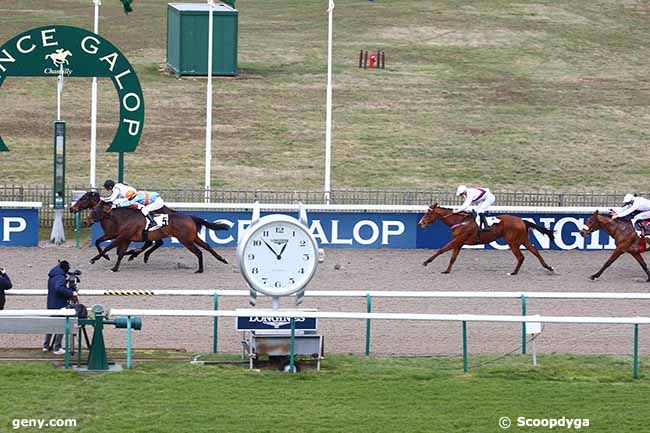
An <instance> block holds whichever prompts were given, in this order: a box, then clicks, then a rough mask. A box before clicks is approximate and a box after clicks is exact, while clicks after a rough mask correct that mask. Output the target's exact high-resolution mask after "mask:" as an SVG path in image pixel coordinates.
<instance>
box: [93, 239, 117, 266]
mask: <svg viewBox="0 0 650 433" xmlns="http://www.w3.org/2000/svg"><path fill="white" fill-rule="evenodd" d="M112 238H113V236H109V235H107V234H105V233H104V234H103V235H101V236H100V237H99V238H97V240H96V241H95V248H97V252H98V253H99V254H98V255H97V256H96V258H95V257H93V258H94V259H95V260H92V259H91V260H90V263H95V261H97V260H98V259H99V258H101V257H103V258H105V259H106V260H109V261H110V260H111V258H110V257H108V256H107V255H106V254H102V247H101V243H102V242H104V241H107V240H110V239H112ZM104 253H105V251H104Z"/></svg>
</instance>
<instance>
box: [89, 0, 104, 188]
mask: <svg viewBox="0 0 650 433" xmlns="http://www.w3.org/2000/svg"><path fill="white" fill-rule="evenodd" d="M93 3H94V4H95V21H94V27H93V28H94V30H93V31H94V32H95V34H96V35H98V34H99V6H100V5H101V4H102V2H101V0H93ZM96 160H97V77H93V84H92V89H91V103H90V187H91V188H93V189H94V188H95V187H96V186H97V179H96V177H97V176H96V171H97V165H96Z"/></svg>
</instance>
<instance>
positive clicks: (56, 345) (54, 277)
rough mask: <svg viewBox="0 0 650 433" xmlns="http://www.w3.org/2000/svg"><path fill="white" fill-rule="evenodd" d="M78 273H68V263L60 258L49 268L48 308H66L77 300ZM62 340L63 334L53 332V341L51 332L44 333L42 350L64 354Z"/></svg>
mask: <svg viewBox="0 0 650 433" xmlns="http://www.w3.org/2000/svg"><path fill="white" fill-rule="evenodd" d="M79 274H81V272H80V271H74V272H73V273H70V263H68V262H67V261H65V260H61V261H60V262H59V264H58V265H56V266H55V267H53V268H52V270H50V272H49V273H48V274H47V276H48V280H47V308H48V310H56V309H59V308H67V307H68V304H70V303H76V302H77V282H79V277H78V275H79ZM62 340H63V334H54V341H52V334H47V335H45V341H44V342H43V352H47V351H48V350H50V349H53V350H54V352H53V353H54V354H55V355H63V354H65V350H64V349H63V348H62V347H61V341H62Z"/></svg>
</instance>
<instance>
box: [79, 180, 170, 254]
mask: <svg viewBox="0 0 650 433" xmlns="http://www.w3.org/2000/svg"><path fill="white" fill-rule="evenodd" d="M100 202H101V197H100V195H99V193H98V192H96V191H88V192H87V193H85V194H84V195H82V196H81V197H80V198H79V200H77V201H76V202H75V203H74V204H73V205H72V206H70V213H77V212H80V211H82V210H86V209H93V208H94V207H95V206H97V205H98V204H99V203H100ZM170 212H174V211H173V210H171V209H169V208H168V207H167V206H163V207H162V208H160V210H157V211H155V212H154V214H156V213H170ZM100 223H101V226H102V230H103V231H104V234H103V235H101V236H100V237H99V238H98V239H97V240H96V241H95V247H96V248H97V252H99V255H97V256H95V257H93V258H92V259H90V263H91V264H92V263H95V261H97V260H98V259H100V258H101V257H103V258H105V259H106V260H110V257H108V255H106V254H105V253H104V254H102V247H101V243H102V242H104V241H110V240H111V239H115V238H116V237H117V230H116V229H117V226H116V225H115V223H113V220H110V219H106V218H105V219H103V220H102V221H100ZM152 244H153V242H151V241H147V242H145V243H144V245H143V246H142V248H136V249H134V250H130V251H127V252H126V253H125V254H128V255H129V261H131V260H133V259H135V258H136V257H137V256H138V255H139V254H140V253H142V252H143V251H145V250H146V249H147V248H149V247H150V246H151V245H152ZM162 244H163V242H162V241H156V245H155V247H154V248H152V249H151V251H150V252H149V254H146V253H145V255H144V262H145V263H147V261H148V260H149V255H150V254H151V253H152V252H154V251H155V250H156V249H158V248H159V247H160V246H161V245H162Z"/></svg>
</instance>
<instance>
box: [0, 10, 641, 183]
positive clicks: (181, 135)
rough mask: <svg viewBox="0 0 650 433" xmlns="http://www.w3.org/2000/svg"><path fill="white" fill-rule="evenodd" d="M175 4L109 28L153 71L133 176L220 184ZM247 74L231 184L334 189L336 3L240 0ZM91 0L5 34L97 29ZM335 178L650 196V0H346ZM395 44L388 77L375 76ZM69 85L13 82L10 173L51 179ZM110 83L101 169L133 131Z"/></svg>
mask: <svg viewBox="0 0 650 433" xmlns="http://www.w3.org/2000/svg"><path fill="white" fill-rule="evenodd" d="M165 6H166V5H165V4H164V3H161V2H160V1H158V0H138V1H137V2H136V3H135V4H134V12H133V13H131V14H130V15H128V16H126V15H124V13H123V11H122V7H121V4H120V2H118V1H116V0H115V1H106V2H104V3H103V5H102V12H101V20H100V32H101V34H102V35H103V36H104V37H106V38H107V39H109V40H111V41H112V42H113V43H115V44H116V45H117V46H118V47H119V48H120V49H121V50H122V51H123V52H124V53H125V54H126V56H127V57H128V58H129V60H130V61H131V63H132V64H133V65H134V67H135V69H136V71H137V73H138V74H139V76H140V79H141V83H142V86H143V89H144V95H145V100H146V110H147V111H146V112H147V114H146V122H145V127H144V134H143V138H142V142H141V144H140V147H139V148H138V150H137V152H136V153H135V154H133V155H127V157H126V170H127V172H126V173H127V175H126V179H127V181H129V182H131V183H134V184H136V185H138V186H139V187H142V188H147V187H154V186H155V187H163V186H165V187H168V186H189V187H195V188H197V187H202V186H203V152H204V144H203V143H204V122H205V112H204V111H205V79H203V78H191V77H185V78H182V79H177V78H176V77H175V76H173V75H171V74H168V73H166V72H164V67H165V63H166V51H165V43H166V42H165V41H166V7H165ZM237 7H238V8H239V11H240V15H239V18H240V27H239V68H240V74H239V76H238V77H236V78H234V79H233V78H220V79H216V80H215V89H214V95H215V98H214V99H215V109H214V116H213V118H214V122H215V132H214V144H213V146H214V147H213V149H214V152H213V155H214V158H213V167H212V171H213V172H212V179H213V185H212V186H213V188H233V189H234V188H246V189H256V188H283V189H306V188H311V189H321V188H322V185H323V177H324V168H323V166H324V136H325V131H324V129H325V126H324V120H325V112H324V107H325V81H326V53H327V45H326V41H327V36H326V31H327V15H326V12H325V10H326V7H327V2H324V1H323V0H301V1H297V0H263V1H262V0H239V1H238V2H237ZM92 13H93V8H92V4H91V3H90V2H89V1H88V0H65V1H63V0H52V1H49V2H47V4H45V3H43V2H42V1H39V0H21V1H20V2H18V1H5V2H4V3H3V4H2V5H1V6H0V40H7V39H9V38H10V37H12V36H13V35H15V34H18V33H20V32H22V31H25V30H27V29H29V28H31V27H35V26H38V25H45V24H52V23H54V24H68V25H77V26H82V27H85V28H90V27H91V25H92ZM334 15H335V18H334V55H333V70H334V86H335V88H334V112H333V119H334V129H333V155H332V161H333V171H332V187H333V188H346V187H361V188H404V189H428V188H436V187H442V188H445V187H446V188H450V189H451V187H452V186H455V185H457V184H458V183H461V182H462V183H471V184H473V183H480V184H486V185H489V186H491V187H492V188H493V189H520V190H521V189H523V190H531V189H535V188H549V189H553V190H561V191H585V190H601V189H605V190H607V191H615V190H616V191H621V190H624V189H626V190H637V191H638V190H645V189H646V178H647V169H646V158H645V154H646V153H647V151H648V147H647V142H648V133H647V131H646V129H647V122H648V119H650V104H649V103H648V101H649V100H650V98H649V96H650V86H648V78H647V70H648V68H649V67H650V54H649V53H648V50H645V49H644V47H645V46H646V45H647V34H648V33H649V32H650V19H648V18H649V15H650V6H648V4H647V3H645V2H620V1H614V0H605V1H599V2H589V1H586V0H577V1H573V2H562V3H559V2H549V1H537V0H536V1H521V2H505V1H497V0H494V1H487V2H473V1H467V0H454V1H439V2H423V1H418V0H400V1H393V2H388V1H383V0H379V1H376V2H374V3H371V2H366V1H356V0H338V1H337V2H336V8H335V14H334ZM377 48H381V49H383V50H384V51H385V53H386V66H387V69H386V70H384V71H381V72H377V71H375V72H371V71H366V70H362V69H359V68H357V60H358V53H359V50H360V49H367V50H375V49H377ZM54 89H55V83H54V81H53V79H50V80H48V79H42V78H35V79H22V78H21V79H19V78H14V77H9V78H8V79H7V80H6V82H5V84H4V85H3V86H2V89H1V91H0V103H1V104H2V106H3V107H11V109H7V110H2V111H1V112H0V125H2V130H1V131H0V132H1V133H2V135H3V137H4V138H5V141H6V142H7V144H8V146H9V147H10V148H11V149H12V151H11V152H8V153H5V154H0V164H2V167H3V169H2V180H3V181H4V182H17V183H23V184H30V183H42V184H49V183H50V182H51V170H52V168H51V166H52V162H51V141H52V138H51V137H52V124H51V122H52V120H53V113H54V109H55V98H54V95H55V93H54ZM89 98H90V80H86V79H70V80H67V82H66V88H65V93H64V100H63V115H64V118H65V120H66V121H67V122H68V150H69V152H68V156H69V158H68V170H67V173H66V174H67V180H68V182H70V183H77V184H82V183H88V180H87V179H88V171H89V168H88V167H89V162H88V157H87V155H88V142H89V136H90V132H89V127H90V126H89V123H90V99H89ZM115 103H116V101H115V91H114V90H113V86H112V84H110V83H109V82H107V81H105V80H100V106H99V113H100V116H99V129H98V137H99V160H98V168H97V170H98V178H99V179H100V180H103V178H105V177H108V176H111V177H114V176H115V173H116V171H117V170H116V165H117V158H116V155H113V154H105V153H103V149H105V148H106V147H107V145H108V143H109V141H110V140H111V139H112V136H113V134H114V131H115V121H116V119H117V112H116V107H115Z"/></svg>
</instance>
